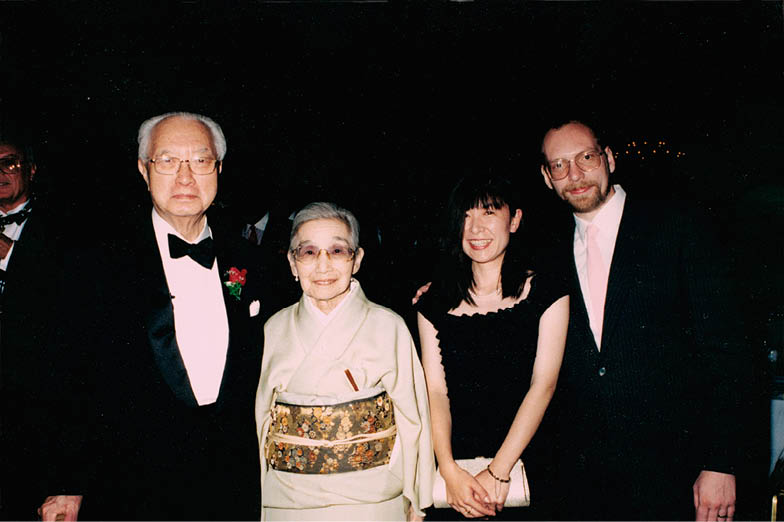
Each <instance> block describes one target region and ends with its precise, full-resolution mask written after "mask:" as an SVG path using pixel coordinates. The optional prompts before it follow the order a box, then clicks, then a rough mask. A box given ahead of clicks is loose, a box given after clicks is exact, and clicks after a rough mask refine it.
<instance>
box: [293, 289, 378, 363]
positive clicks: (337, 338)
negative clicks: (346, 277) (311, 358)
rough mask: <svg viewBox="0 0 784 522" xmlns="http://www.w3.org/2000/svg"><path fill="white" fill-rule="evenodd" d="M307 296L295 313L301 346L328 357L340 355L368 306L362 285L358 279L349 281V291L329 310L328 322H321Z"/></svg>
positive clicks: (360, 324)
mask: <svg viewBox="0 0 784 522" xmlns="http://www.w3.org/2000/svg"><path fill="white" fill-rule="evenodd" d="M309 299H310V298H309V297H308V296H306V295H305V294H303V295H302V297H301V298H300V301H299V305H298V306H297V307H296V311H295V316H294V324H295V326H296V331H297V337H298V338H299V340H300V342H301V343H302V347H303V348H304V350H305V351H306V352H307V353H311V352H312V351H314V350H316V351H318V352H321V353H322V355H325V356H327V357H330V358H333V357H334V358H338V357H340V354H342V353H343V352H344V351H345V350H346V348H348V346H349V345H350V343H351V340H352V339H353V338H354V336H355V335H356V333H357V331H358V330H359V328H360V326H362V323H363V322H364V320H365V317H366V316H367V313H368V310H369V308H370V306H369V305H370V303H369V301H368V300H367V297H365V293H364V292H363V291H362V286H361V285H360V284H359V281H356V280H354V281H352V288H351V291H350V292H349V293H348V294H347V295H346V297H345V298H344V299H343V301H341V303H340V304H339V305H338V306H337V307H336V308H335V309H334V310H332V312H331V313H330V314H329V316H328V317H329V322H328V323H327V324H322V323H321V318H320V317H319V316H318V315H316V312H318V313H321V311H320V310H318V309H317V308H316V307H315V306H313V305H312V303H308V302H307V300H309ZM309 304H310V305H311V306H308V305H309ZM321 315H322V316H323V315H324V314H323V313H321Z"/></svg>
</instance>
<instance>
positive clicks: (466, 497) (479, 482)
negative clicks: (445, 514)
mask: <svg viewBox="0 0 784 522" xmlns="http://www.w3.org/2000/svg"><path fill="white" fill-rule="evenodd" d="M441 474H442V475H443V477H444V482H445V483H446V500H447V502H448V503H449V505H450V506H452V508H453V509H454V510H455V511H457V512H458V513H460V514H462V515H463V516H465V517H467V518H478V517H487V516H490V517H492V516H495V514H496V510H498V511H500V510H501V509H503V505H504V501H505V500H506V495H507V494H508V493H509V485H508V484H502V483H500V482H497V481H496V480H495V479H493V477H491V476H490V474H489V473H488V472H487V470H484V471H482V472H480V473H478V474H477V475H476V476H475V477H474V476H472V475H471V474H470V473H468V472H467V471H465V470H464V469H462V468H460V467H459V466H458V465H457V464H454V465H453V466H451V467H449V468H448V469H447V470H443V469H442V470H441ZM496 483H497V484H498V485H496Z"/></svg>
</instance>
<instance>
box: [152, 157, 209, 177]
mask: <svg viewBox="0 0 784 522" xmlns="http://www.w3.org/2000/svg"><path fill="white" fill-rule="evenodd" d="M150 163H152V164H153V165H155V170H156V171H157V172H158V174H166V175H171V174H177V173H178V172H179V171H180V166H181V164H183V163H187V164H188V166H190V168H191V172H193V173H194V174H198V175H199V176H206V175H208V174H212V173H213V172H214V171H215V168H216V167H217V166H218V165H219V164H220V161H219V160H216V159H215V158H193V159H189V160H184V159H180V158H175V157H174V156H160V157H158V158H152V159H151V160H150Z"/></svg>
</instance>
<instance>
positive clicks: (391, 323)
mask: <svg viewBox="0 0 784 522" xmlns="http://www.w3.org/2000/svg"><path fill="white" fill-rule="evenodd" d="M353 286H355V288H352V291H351V292H350V293H349V294H348V295H347V296H346V297H345V300H346V301H345V302H343V303H340V305H339V308H338V309H336V310H334V311H333V313H334V314H335V316H334V317H332V318H331V320H330V322H329V323H328V324H327V325H326V326H322V323H320V322H319V320H318V318H316V317H314V314H315V313H316V312H315V311H314V310H312V309H311V307H310V306H306V304H305V301H304V300H305V299H309V297H307V296H305V295H303V296H302V298H301V299H300V301H299V302H298V303H296V304H294V305H292V306H290V307H288V308H285V309H283V310H281V311H280V312H278V313H277V314H275V315H274V316H273V317H272V318H270V320H269V321H267V324H266V325H265V326H264V338H265V341H264V358H263V360H262V367H261V380H260V382H259V388H258V392H257V394H256V429H257V432H258V436H259V442H260V448H261V485H262V486H261V491H262V519H266V520H272V519H290V520H306V519H309V520H326V519H344V520H349V519H351V520H405V506H406V505H407V504H408V502H410V503H411V504H412V505H413V507H414V509H415V510H416V512H417V513H418V514H420V515H421V514H423V511H422V509H423V508H424V507H427V506H429V505H430V504H431V503H432V487H433V479H434V476H435V463H434V457H433V447H432V442H431V438H430V414H429V410H428V403H427V391H426V387H425V377H424V372H423V371H422V365H421V363H420V362H419V358H418V357H417V354H416V349H415V346H414V342H413V340H412V339H411V334H410V333H409V331H408V329H407V328H406V325H405V323H404V321H403V319H402V318H401V317H400V316H398V315H397V314H395V313H394V312H392V311H391V310H389V309H387V308H384V307H382V306H379V305H376V304H374V303H371V302H370V301H368V300H367V298H366V297H365V294H364V292H362V288H361V287H359V285H358V283H355V282H353V281H352V287H353ZM347 369H348V370H349V371H350V372H351V374H352V376H353V378H354V381H355V382H356V385H357V387H358V388H359V392H355V391H354V388H353V387H352V385H351V383H350V382H349V380H348V378H347V377H346V374H345V370H347ZM379 387H380V388H383V389H384V390H386V392H387V393H388V394H389V397H390V398H391V400H392V403H393V406H394V413H395V422H396V424H397V438H396V440H395V444H394V448H393V450H392V454H391V458H390V462H389V464H388V465H382V466H378V467H375V468H371V469H366V470H361V471H350V472H344V473H332V474H325V475H320V474H302V473H291V472H284V471H276V470H273V469H268V466H267V462H266V460H265V456H264V447H265V442H266V436H267V433H268V430H269V425H270V410H271V408H272V406H273V403H274V400H275V395H276V394H279V393H286V394H296V395H297V396H308V397H310V398H312V400H313V402H312V404H320V403H321V404H324V403H325V402H324V401H327V402H326V403H328V404H336V403H340V402H346V401H351V400H354V399H356V398H358V397H361V396H364V397H367V396H371V395H373V394H374V393H373V391H372V389H374V388H379ZM404 498H405V500H404Z"/></svg>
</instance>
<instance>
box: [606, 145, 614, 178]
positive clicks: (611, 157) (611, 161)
mask: <svg viewBox="0 0 784 522" xmlns="http://www.w3.org/2000/svg"><path fill="white" fill-rule="evenodd" d="M604 152H605V154H606V155H607V156H606V157H607V167H609V169H610V174H612V173H613V172H615V154H613V151H612V149H610V147H609V146H607V147H605V148H604Z"/></svg>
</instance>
